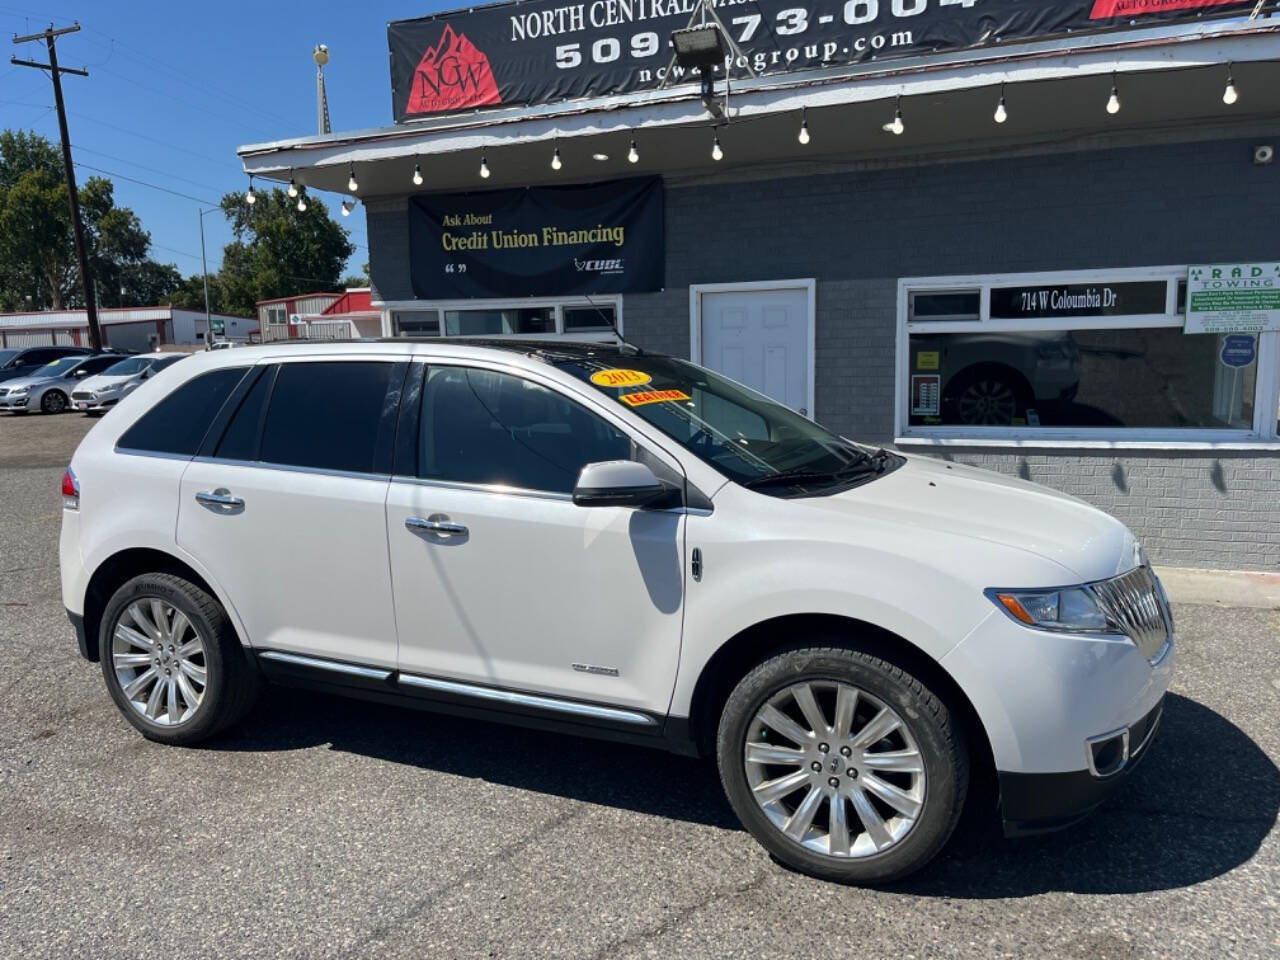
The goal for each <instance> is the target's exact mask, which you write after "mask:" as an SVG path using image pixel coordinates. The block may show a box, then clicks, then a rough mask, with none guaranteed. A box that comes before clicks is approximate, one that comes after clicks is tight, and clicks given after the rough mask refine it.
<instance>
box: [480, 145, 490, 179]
mask: <svg viewBox="0 0 1280 960" xmlns="http://www.w3.org/2000/svg"><path fill="white" fill-rule="evenodd" d="M480 176H482V177H483V178H484V179H486V180H488V179H489V163H488V161H487V160H485V157H484V152H483V151H481V153H480Z"/></svg>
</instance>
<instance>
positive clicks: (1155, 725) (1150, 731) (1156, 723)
mask: <svg viewBox="0 0 1280 960" xmlns="http://www.w3.org/2000/svg"><path fill="white" fill-rule="evenodd" d="M1163 719H1164V706H1163V705H1161V707H1160V712H1159V713H1157V714H1156V718H1155V720H1153V721H1152V722H1151V726H1150V727H1148V728H1147V735H1146V736H1145V737H1143V738H1142V742H1141V743H1140V744H1138V745H1137V746H1136V747H1134V748H1133V749H1132V750H1130V751H1129V759H1130V760H1132V759H1133V758H1134V757H1136V756H1137V755H1138V754H1140V753H1141V752H1142V751H1143V750H1144V749H1145V748H1146V746H1147V744H1149V743H1150V742H1151V738H1152V737H1154V736H1155V735H1156V731H1157V730H1159V729H1160V721H1161V720H1163Z"/></svg>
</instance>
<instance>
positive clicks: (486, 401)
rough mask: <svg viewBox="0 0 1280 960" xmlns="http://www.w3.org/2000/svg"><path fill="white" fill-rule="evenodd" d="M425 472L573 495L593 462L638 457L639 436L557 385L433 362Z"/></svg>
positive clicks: (421, 446)
mask: <svg viewBox="0 0 1280 960" xmlns="http://www.w3.org/2000/svg"><path fill="white" fill-rule="evenodd" d="M420 422H421V431H422V433H421V437H420V440H419V443H418V476H420V477H424V478H428V479H432V480H448V481H454V482H460V483H479V484H498V485H503V486H510V487H519V488H521V489H525V490H547V491H553V492H556V493H571V492H572V491H573V486H574V484H575V483H576V482H577V479H578V473H579V471H581V470H582V468H583V466H585V465H586V464H588V463H595V462H597V461H600V460H629V459H631V440H630V439H629V438H628V437H627V435H626V434H624V433H622V432H621V431H619V430H616V429H614V427H612V426H611V425H610V424H609V423H608V422H606V421H605V420H604V419H602V418H601V417H598V416H596V415H595V414H594V413H591V412H590V411H589V410H587V409H585V408H584V407H582V406H580V405H578V404H577V403H575V402H574V401H572V400H570V399H568V398H567V397H564V396H561V395H560V394H559V393H556V392H555V391H554V390H548V389H547V388H546V387H543V386H541V385H539V384H536V383H532V382H530V381H528V380H522V379H520V378H519V377H513V376H510V375H508V374H505V373H498V372H496V371H493V370H478V369H471V368H468V367H432V368H429V369H428V371H427V382H426V385H425V387H424V388H423V392H422V417H421V421H420Z"/></svg>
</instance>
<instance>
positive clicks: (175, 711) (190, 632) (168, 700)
mask: <svg viewBox="0 0 1280 960" xmlns="http://www.w3.org/2000/svg"><path fill="white" fill-rule="evenodd" d="M111 658H112V664H113V666H114V668H115V673H116V680H117V681H118V682H119V684H120V689H121V690H122V691H124V696H125V699H126V700H128V701H129V703H130V705H132V707H133V708H134V709H135V710H137V711H138V713H140V714H142V715H143V716H144V717H146V718H147V719H148V720H150V721H151V722H152V723H158V724H161V725H162V726H174V725H177V724H180V723H185V722H187V721H188V720H190V719H191V718H192V716H194V715H195V713H196V711H197V710H199V709H200V702H201V701H202V700H203V699H204V692H205V689H206V686H207V684H208V673H207V670H208V660H207V657H206V654H205V644H204V639H203V638H202V637H201V636H200V633H199V631H198V630H196V628H195V626H194V625H193V624H192V623H191V621H190V620H189V619H187V615H186V614H185V613H183V612H182V611H181V610H179V609H177V608H176V607H174V606H173V605H172V604H170V603H167V602H165V601H164V600H160V599H158V598H156V597H143V598H142V599H139V600H135V601H134V602H133V603H131V604H129V606H127V607H126V608H125V609H124V612H123V613H121V614H120V618H119V619H118V620H117V621H116V625H115V629H114V630H113V631H112V634H111Z"/></svg>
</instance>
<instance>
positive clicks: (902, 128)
mask: <svg viewBox="0 0 1280 960" xmlns="http://www.w3.org/2000/svg"><path fill="white" fill-rule="evenodd" d="M906 129H907V125H906V124H905V123H903V122H902V111H901V110H899V111H898V112H897V113H895V114H894V115H893V123H891V124H889V132H890V133H892V134H893V135H894V136H895V137H900V136H902V134H903V133H905V132H906Z"/></svg>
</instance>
